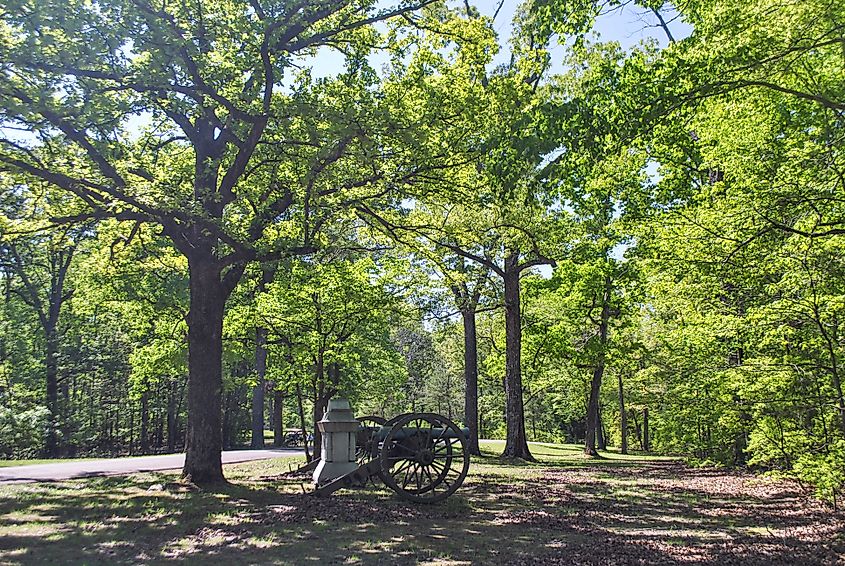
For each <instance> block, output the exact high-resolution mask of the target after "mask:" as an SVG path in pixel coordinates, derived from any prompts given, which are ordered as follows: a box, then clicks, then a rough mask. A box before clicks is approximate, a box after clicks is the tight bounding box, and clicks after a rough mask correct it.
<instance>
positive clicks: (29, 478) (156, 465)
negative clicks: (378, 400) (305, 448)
mask: <svg viewBox="0 0 845 566" xmlns="http://www.w3.org/2000/svg"><path fill="white" fill-rule="evenodd" d="M299 455H302V450H284V449H275V450H231V451H228V452H223V463H224V464H234V463H236V462H248V461H250V460H267V459H269V458H278V457H280V456H299ZM184 463H185V455H184V454H163V455H159V456H138V457H135V458H112V459H109V460H80V461H78V462H57V463H55V464H32V465H29V466H10V467H8V468H2V467H0V482H36V481H54V480H67V479H73V478H85V477H90V476H112V475H121V474H132V473H135V472H153V471H159V470H177V469H179V468H181V467H182V465H183V464H184Z"/></svg>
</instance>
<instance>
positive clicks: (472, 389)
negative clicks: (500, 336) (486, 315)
mask: <svg viewBox="0 0 845 566" xmlns="http://www.w3.org/2000/svg"><path fill="white" fill-rule="evenodd" d="M461 316H462V317H463V321H464V381H465V385H466V393H465V394H464V422H465V423H466V426H467V428H469V438H468V439H467V450H469V453H470V454H475V455H480V454H481V451H480V450H479V448H478V335H477V333H476V327H475V308H473V309H472V310H470V309H465V310H462V311H461Z"/></svg>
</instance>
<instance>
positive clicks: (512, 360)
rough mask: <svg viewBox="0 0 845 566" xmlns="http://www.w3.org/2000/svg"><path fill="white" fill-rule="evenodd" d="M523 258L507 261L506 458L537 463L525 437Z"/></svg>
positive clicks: (505, 278) (515, 257) (513, 256)
mask: <svg viewBox="0 0 845 566" xmlns="http://www.w3.org/2000/svg"><path fill="white" fill-rule="evenodd" d="M518 261H519V255H518V254H517V253H511V254H509V255H508V257H507V258H506V259H505V277H504V284H505V398H506V404H505V420H506V425H507V436H506V439H505V451H504V452H503V453H502V457H503V458H522V459H523V460H529V461H534V457H533V456H532V455H531V452H530V451H529V450H528V441H527V438H526V435H525V406H524V404H523V399H522V368H521V354H522V316H521V313H520V304H519V301H520V291H519V273H520V272H519V269H518V266H517V262H518Z"/></svg>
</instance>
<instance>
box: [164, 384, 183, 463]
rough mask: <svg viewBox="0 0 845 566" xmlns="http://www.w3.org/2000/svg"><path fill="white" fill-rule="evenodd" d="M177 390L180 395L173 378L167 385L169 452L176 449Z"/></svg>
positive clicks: (180, 393) (177, 385)
mask: <svg viewBox="0 0 845 566" xmlns="http://www.w3.org/2000/svg"><path fill="white" fill-rule="evenodd" d="M177 392H178V393H179V396H180V397H181V395H182V392H181V390H180V388H179V382H178V381H177V380H176V379H174V380H172V381H171V382H170V383H169V384H168V386H167V451H168V452H170V453H173V452H175V451H176V437H177V435H178V432H179V431H178V414H177V413H178V408H177V401H178V400H177V397H176V394H177Z"/></svg>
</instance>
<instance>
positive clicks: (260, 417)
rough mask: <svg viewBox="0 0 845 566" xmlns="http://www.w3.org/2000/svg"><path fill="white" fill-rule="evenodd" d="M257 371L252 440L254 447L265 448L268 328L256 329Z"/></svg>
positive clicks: (254, 389)
mask: <svg viewBox="0 0 845 566" xmlns="http://www.w3.org/2000/svg"><path fill="white" fill-rule="evenodd" d="M255 373H256V374H257V378H258V382H257V383H256V384H255V387H253V388H252V442H250V447H251V448H254V449H260V448H264V389H265V387H266V385H267V381H266V379H265V376H266V375H267V330H266V329H265V328H256V329H255Z"/></svg>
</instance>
